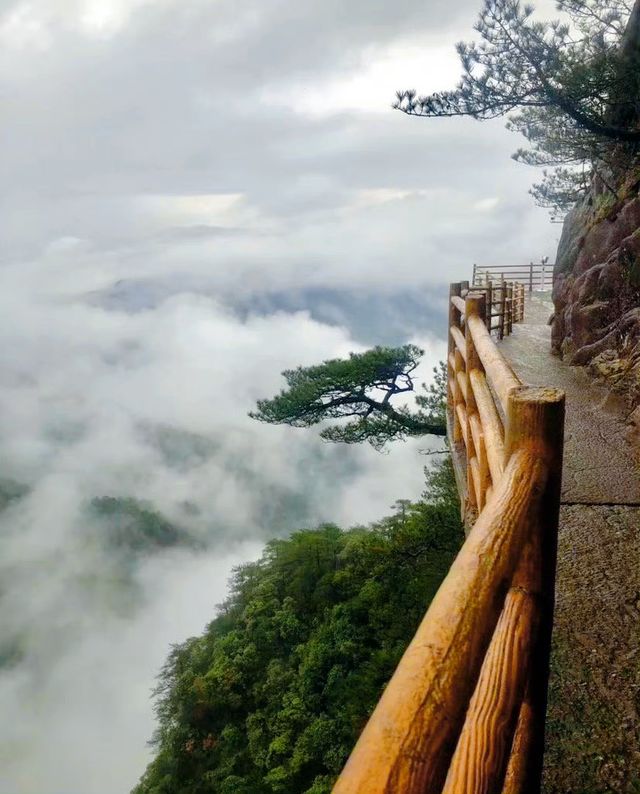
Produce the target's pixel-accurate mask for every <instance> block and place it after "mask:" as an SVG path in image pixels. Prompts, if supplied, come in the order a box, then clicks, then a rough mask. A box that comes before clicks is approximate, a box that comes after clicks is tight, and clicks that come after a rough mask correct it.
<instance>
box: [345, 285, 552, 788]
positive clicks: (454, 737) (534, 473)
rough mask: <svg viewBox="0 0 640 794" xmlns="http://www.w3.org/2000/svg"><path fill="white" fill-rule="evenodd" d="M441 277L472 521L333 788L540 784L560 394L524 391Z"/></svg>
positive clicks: (458, 465)
mask: <svg viewBox="0 0 640 794" xmlns="http://www.w3.org/2000/svg"><path fill="white" fill-rule="evenodd" d="M462 291H463V286H462V285H461V284H453V285H451V296H450V327H449V356H448V372H449V377H448V406H447V407H448V411H447V414H448V418H447V427H448V433H449V440H450V446H451V452H452V455H453V459H454V464H455V466H454V468H455V471H456V480H457V482H458V488H459V490H460V495H461V501H462V505H463V512H464V514H465V518H467V520H469V518H473V517H474V516H475V515H476V514H477V520H475V522H474V523H473V526H472V528H471V530H470V532H469V534H468V536H467V539H466V541H465V543H464V545H463V547H462V549H461V550H460V552H459V554H458V556H457V557H456V559H455V560H454V562H453V564H452V566H451V569H450V571H449V573H448V574H447V577H446V578H445V580H444V582H443V583H442V585H441V587H440V589H439V590H438V592H437V594H436V596H435V597H434V599H433V601H432V603H431V605H430V607H429V609H428V611H427V613H426V615H425V617H424V619H423V621H422V623H421V625H420V626H419V628H418V630H417V632H416V634H415V636H414V638H413V640H412V641H411V643H410V644H409V646H408V648H407V650H406V652H405V654H404V655H403V657H402V659H401V660H400V663H399V665H398V667H397V668H396V671H395V673H394V675H393V677H392V678H391V680H390V682H389V684H388V685H387V687H386V689H385V691H384V693H383V695H382V697H381V699H380V701H379V703H378V705H377V706H376V709H375V711H374V712H373V714H372V716H371V718H370V719H369V722H368V723H367V725H366V727H365V729H364V731H363V732H362V734H361V736H360V738H359V740H358V743H357V744H356V746H355V748H354V750H353V752H352V754H351V756H350V758H349V760H348V762H347V764H346V766H345V768H344V770H343V772H342V774H341V775H340V777H339V779H338V781H337V783H336V785H335V787H334V790H333V791H334V794H365V792H366V794H392V793H393V794H396V793H397V794H400V793H402V794H425V793H428V794H494V793H495V792H500V794H525V792H526V793H527V794H531V793H532V792H537V791H539V788H540V778H541V769H542V753H543V746H544V721H545V711H546V690H547V676H548V662H549V646H550V636H551V625H552V616H553V600H554V581H555V558H556V542H557V525H558V510H559V498H560V478H561V468H562V449H563V438H562V436H563V426H564V394H563V393H562V392H560V391H558V390H556V389H549V388H542V387H536V388H534V387H528V386H524V385H522V383H521V382H520V380H519V379H518V377H517V376H516V375H515V373H514V372H513V370H512V369H511V367H510V366H509V364H508V362H507V361H506V360H505V359H504V357H503V356H502V354H501V353H500V351H499V350H498V348H497V347H496V345H495V343H494V341H493V339H492V337H491V334H490V331H489V330H488V329H487V324H486V296H485V295H484V294H483V293H479V292H469V293H467V294H466V296H465V298H464V300H463V299H462V297H461V293H462Z"/></svg>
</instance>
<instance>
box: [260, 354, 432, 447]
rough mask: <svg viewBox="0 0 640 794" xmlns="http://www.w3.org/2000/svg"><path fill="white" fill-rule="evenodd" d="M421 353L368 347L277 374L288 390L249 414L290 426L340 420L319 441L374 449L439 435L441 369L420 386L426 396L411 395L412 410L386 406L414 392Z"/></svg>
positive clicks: (324, 431)
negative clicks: (366, 444) (364, 443)
mask: <svg viewBox="0 0 640 794" xmlns="http://www.w3.org/2000/svg"><path fill="white" fill-rule="evenodd" d="M423 353H424V351H422V350H421V349H420V348H419V347H416V346H415V345H403V346H402V347H374V348H372V349H371V350H368V351H366V352H365V353H351V354H350V355H349V358H347V359H331V360H329V361H325V362H323V363H322V364H318V365H315V366H311V367H298V368H297V369H290V370H286V371H285V372H283V373H282V374H283V376H284V378H285V380H286V381H287V386H288V388H287V389H284V390H283V391H281V392H280V394H278V395H276V396H275V397H273V398H272V399H270V400H259V401H258V404H257V410H256V411H252V412H251V413H250V414H249V415H250V416H251V417H253V418H254V419H258V420H260V421H262V422H268V423H269V424H287V425H291V426H292V427H310V426H311V425H316V424H318V423H320V422H323V421H325V420H328V419H338V420H346V421H345V422H344V423H342V424H332V425H329V426H328V427H325V428H324V429H323V430H322V431H321V433H320V436H321V437H322V438H323V439H325V440H326V441H342V442H345V443H347V444H353V443H359V442H361V441H368V442H369V443H370V444H372V445H373V446H374V447H376V448H377V449H381V448H382V447H383V446H384V445H385V444H386V442H387V441H392V440H395V439H405V438H408V437H410V436H422V435H425V434H432V435H438V436H443V435H445V434H446V427H445V412H444V411H445V409H444V399H445V388H446V381H445V378H446V374H445V369H444V365H440V366H439V367H436V369H435V377H434V381H433V383H432V384H431V385H430V386H429V387H426V386H425V387H424V388H425V389H426V393H424V394H421V395H418V396H417V398H416V403H417V406H418V408H417V410H411V409H410V408H408V407H407V406H406V405H397V404H392V401H394V399H395V398H397V397H398V396H399V395H407V394H408V393H410V392H414V390H415V377H414V373H415V371H416V369H417V367H418V364H419V361H420V358H421V357H422V355H423ZM396 403H397V400H396Z"/></svg>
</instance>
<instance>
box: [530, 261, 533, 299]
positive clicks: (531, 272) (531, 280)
mask: <svg viewBox="0 0 640 794" xmlns="http://www.w3.org/2000/svg"><path fill="white" fill-rule="evenodd" d="M529 292H533V262H529Z"/></svg>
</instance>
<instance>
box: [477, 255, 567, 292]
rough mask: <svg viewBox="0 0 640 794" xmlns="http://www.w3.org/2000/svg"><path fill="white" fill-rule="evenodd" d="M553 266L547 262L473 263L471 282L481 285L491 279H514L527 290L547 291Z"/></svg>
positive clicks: (551, 284)
mask: <svg viewBox="0 0 640 794" xmlns="http://www.w3.org/2000/svg"><path fill="white" fill-rule="evenodd" d="M553 269H554V266H553V265H552V264H549V263H548V262H538V263H536V262H529V264H528V265H527V264H510V265H474V266H473V279H472V283H473V284H476V285H482V284H483V283H484V282H485V280H486V279H489V280H491V281H500V280H501V279H502V280H506V281H515V282H517V283H519V284H523V285H524V286H525V287H526V288H527V289H528V290H529V292H534V291H535V292H548V291H549V290H551V288H552V287H553Z"/></svg>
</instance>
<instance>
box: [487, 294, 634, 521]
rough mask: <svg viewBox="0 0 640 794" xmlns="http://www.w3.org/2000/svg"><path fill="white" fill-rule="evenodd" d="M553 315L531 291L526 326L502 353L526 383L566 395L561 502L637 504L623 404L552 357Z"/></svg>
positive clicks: (507, 341)
mask: <svg viewBox="0 0 640 794" xmlns="http://www.w3.org/2000/svg"><path fill="white" fill-rule="evenodd" d="M552 311H553V304H552V303H551V298H550V297H549V296H548V295H547V294H544V293H543V294H536V293H534V295H533V297H532V298H531V299H530V300H529V301H527V304H526V309H525V322H524V323H520V324H518V325H515V326H514V331H513V334H512V335H511V336H509V337H507V338H506V339H504V340H503V341H502V342H501V343H500V349H501V350H502V352H503V354H504V355H505V356H506V357H507V358H508V359H509V361H510V362H511V365H512V366H513V368H514V369H515V371H516V373H517V375H518V377H519V378H520V379H521V380H522V381H523V382H524V383H528V384H531V385H532V386H556V387H557V388H559V389H563V390H564V391H565V393H566V395H567V404H566V421H565V448H564V470H563V477H562V481H563V482H562V501H563V502H565V503H573V502H578V503H581V502H585V503H588V504H633V505H638V506H640V476H639V468H638V463H637V460H636V459H635V458H634V453H633V450H632V449H631V446H630V445H629V443H628V442H627V440H626V438H625V435H624V432H625V425H626V421H625V420H626V414H625V410H624V406H623V405H622V403H621V401H619V400H618V399H616V398H613V397H612V396H611V395H610V394H609V391H608V389H607V388H606V387H605V386H603V385H600V384H598V383H594V381H593V380H591V379H590V378H589V376H588V375H587V374H586V373H585V372H584V370H583V369H582V368H581V367H570V366H568V365H567V364H564V363H563V362H562V361H561V360H560V359H559V358H557V356H552V355H551V353H550V347H551V342H550V337H551V329H550V327H549V325H548V324H547V321H548V319H549V317H550V315H551V312H552Z"/></svg>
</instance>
